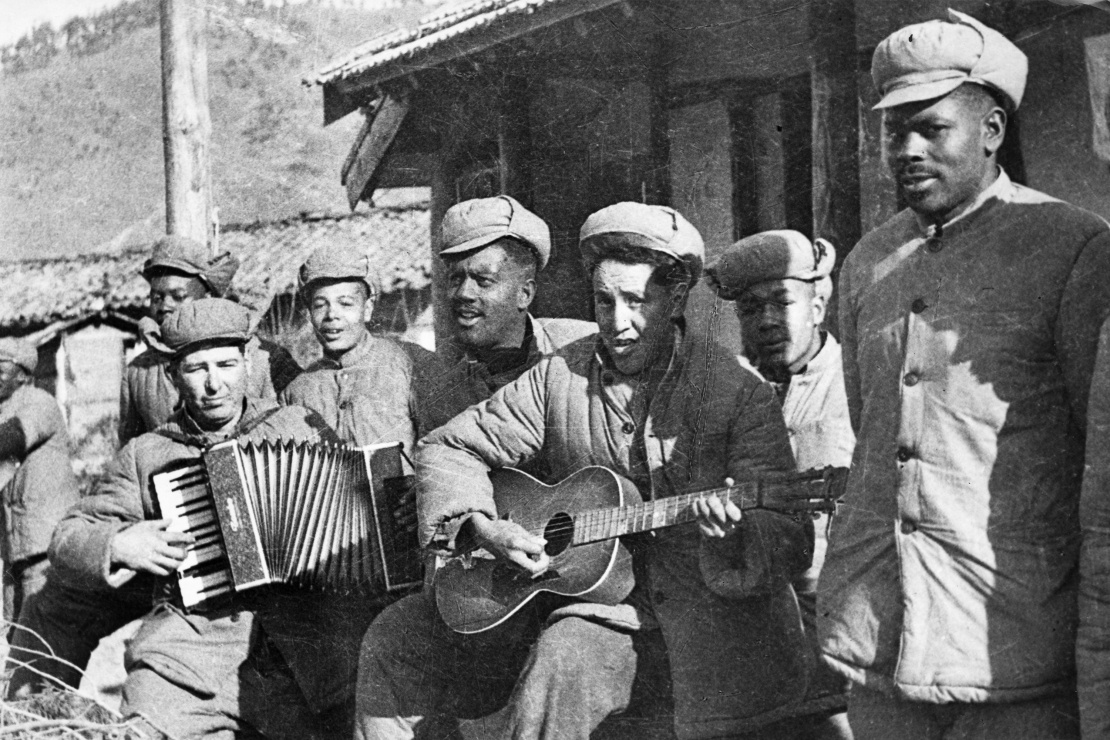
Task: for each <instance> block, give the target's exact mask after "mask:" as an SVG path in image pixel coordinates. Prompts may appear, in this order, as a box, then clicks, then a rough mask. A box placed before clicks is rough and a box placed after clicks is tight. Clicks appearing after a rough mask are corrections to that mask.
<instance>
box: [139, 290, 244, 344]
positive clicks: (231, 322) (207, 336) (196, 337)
mask: <svg viewBox="0 0 1110 740" xmlns="http://www.w3.org/2000/svg"><path fill="white" fill-rule="evenodd" d="M161 335H162V343H163V344H164V345H165V346H166V347H167V348H168V349H169V350H170V351H171V352H173V355H174V357H181V356H182V355H185V354H187V353H189V352H191V351H193V350H195V349H198V348H200V347H202V346H204V345H208V344H215V343H221V342H227V343H229V344H246V342H247V341H248V340H249V339H250V337H251V314H250V311H248V310H247V309H246V308H244V307H243V306H240V305H239V304H238V303H234V302H232V301H229V300H226V299H224V298H201V299H200V300H197V301H190V302H189V303H186V304H185V305H183V306H181V307H180V308H178V309H177V310H176V311H174V312H173V313H171V314H170V315H169V316H167V317H166V318H165V320H164V321H163V322H162V326H161Z"/></svg>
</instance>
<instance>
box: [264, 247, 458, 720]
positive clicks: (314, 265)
mask: <svg viewBox="0 0 1110 740" xmlns="http://www.w3.org/2000/svg"><path fill="white" fill-rule="evenodd" d="M298 277H299V294H300V296H301V299H302V301H303V302H304V304H305V305H306V306H307V308H308V314H309V319H310V321H311V323H312V328H313V331H314V332H315V334H316V340H317V341H318V342H319V343H320V347H321V349H322V351H323V356H322V357H321V358H320V359H319V360H317V361H316V362H315V363H313V364H312V365H311V366H310V367H309V368H308V369H307V370H305V371H304V373H303V374H301V375H300V376H299V377H298V378H297V379H296V380H294V381H293V382H292V383H290V384H289V386H288V387H287V388H286V389H285V390H284V391H283V392H282V393H281V397H280V399H281V403H283V404H295V405H299V406H303V407H305V408H307V409H310V410H311V411H314V412H316V413H317V414H319V415H320V417H321V418H322V419H323V420H324V421H325V422H326V423H327V424H328V425H329V426H330V427H331V428H332V429H333V430H334V431H335V432H336V434H337V435H338V436H339V438H340V439H342V440H343V441H344V442H347V443H348V444H351V445H354V446H356V447H363V446H366V445H371V444H378V443H384V442H401V443H403V444H404V450H405V453H406V454H412V451H413V448H414V447H415V445H416V440H417V438H418V437H420V436H421V435H422V434H424V433H426V432H428V431H431V430H430V429H429V428H425V426H426V424H427V423H428V422H427V421H425V420H424V419H423V418H422V413H421V405H422V404H424V403H433V404H435V405H436V408H437V411H436V413H439V409H441V408H447V407H448V406H449V405H450V404H452V403H453V404H454V408H455V409H456V410H457V411H461V410H462V409H463V408H465V407H466V405H468V404H467V403H466V402H464V401H462V400H459V401H452V400H451V399H452V398H453V397H454V396H453V394H452V391H451V389H450V386H444V378H445V376H446V374H447V368H448V366H447V364H446V363H445V362H444V361H443V360H441V359H440V358H439V357H438V356H436V355H434V354H432V353H431V352H428V351H427V350H425V349H423V348H421V347H418V346H416V345H413V344H408V343H404V342H398V341H396V340H393V339H388V338H382V337H375V336H373V335H371V334H370V331H369V329H368V328H367V322H369V321H370V318H371V314H372V313H373V310H374V300H375V298H376V296H377V284H376V283H377V281H376V280H375V278H374V275H373V270H372V267H371V265H370V263H369V260H368V259H367V257H366V252H365V251H364V250H361V249H358V248H353V247H350V246H345V245H329V246H324V247H321V248H319V249H317V250H316V251H315V252H314V253H313V254H312V255H311V256H310V257H309V258H308V260H307V261H306V262H305V263H304V265H302V266H301V269H300V272H299V276H298ZM441 388H446V389H445V390H443V391H442V392H441V391H439V390H436V389H441ZM422 394H423V395H422ZM427 396H431V398H428V397H427ZM409 472H411V471H409ZM407 480H411V479H407ZM405 481H406V479H396V480H395V481H392V482H391V488H390V491H389V493H390V494H391V495H392V496H394V497H395V499H396V502H397V505H398V512H399V513H400V514H402V515H408V516H410V517H411V514H412V512H413V507H412V504H411V495H412V494H411V492H410V491H408V489H407V487H406V486H405V485H403V484H402V483H403V482H405ZM406 498H407V499H409V501H408V505H407V506H405V505H402V504H403V503H404V500H405V499H406ZM391 526H392V525H391ZM398 526H404V523H403V522H402V523H401V524H399V525H398ZM411 527H412V528H415V522H412V524H411ZM413 539H414V543H415V537H414V538H413ZM395 598H396V596H395V595H392V594H376V595H371V596H366V597H363V596H355V595H351V596H342V595H326V596H323V597H321V596H320V595H318V594H311V595H305V597H304V599H303V600H302V602H301V606H303V607H304V608H305V609H306V613H310V614H314V615H315V619H314V620H312V625H311V629H312V630H313V631H314V632H313V635H312V636H311V639H304V640H302V642H301V644H302V645H303V650H304V651H305V658H306V660H305V663H306V664H307V663H309V659H310V658H315V665H317V666H318V667H319V670H318V671H316V673H315V674H314V675H313V676H312V678H311V681H310V683H311V686H312V688H311V690H310V691H309V692H308V693H309V700H310V702H311V704H312V706H313V707H314V708H315V709H316V710H317V711H321V712H322V711H331V712H333V713H334V714H335V716H336V717H343V718H346V719H347V720H348V721H349V718H350V717H351V716H352V715H353V711H354V693H353V692H354V685H355V678H356V674H357V670H358V646H359V642H360V641H361V639H362V635H363V633H365V632H366V628H367V626H368V625H369V624H370V620H372V619H373V618H374V616H376V615H377V614H378V612H380V611H381V609H382V608H383V607H384V606H385V605H386V604H388V603H390V601H392V600H394V599H395ZM302 621H304V620H302ZM302 637H306V638H307V637H308V636H307V635H302ZM291 642H292V640H291ZM306 683H309V682H307V681H306ZM349 735H350V732H349V731H348V732H346V733H345V734H344V737H348V736H349Z"/></svg>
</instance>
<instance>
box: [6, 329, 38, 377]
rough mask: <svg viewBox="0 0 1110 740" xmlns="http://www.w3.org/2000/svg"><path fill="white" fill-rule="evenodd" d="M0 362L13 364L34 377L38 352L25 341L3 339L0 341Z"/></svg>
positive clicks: (17, 338)
mask: <svg viewBox="0 0 1110 740" xmlns="http://www.w3.org/2000/svg"><path fill="white" fill-rule="evenodd" d="M0 360H7V361H8V362H13V363H15V364H16V365H18V366H19V367H21V368H23V369H24V370H26V371H27V372H28V373H29V374H31V375H34V374H35V368H36V367H38V365H39V351H38V349H37V348H36V347H35V345H33V344H31V343H30V342H28V341H27V340H26V339H20V338H19V337H4V338H2V339H0Z"/></svg>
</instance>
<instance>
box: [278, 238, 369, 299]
mask: <svg viewBox="0 0 1110 740" xmlns="http://www.w3.org/2000/svg"><path fill="white" fill-rule="evenodd" d="M314 280H361V281H362V282H364V283H366V287H367V288H368V289H369V290H370V295H377V293H378V281H377V276H376V275H375V274H374V270H373V268H372V267H371V265H370V258H369V257H367V256H366V251H365V250H363V249H361V248H358V247H354V246H349V245H346V244H325V245H324V246H322V247H320V248H319V249H317V250H316V251H315V252H313V253H312V254H311V255H310V256H309V258H308V259H307V260H305V263H304V264H303V265H301V270H300V273H299V274H298V276H297V282H298V285H297V288H298V290H300V291H301V292H302V293H303V292H304V289H305V288H307V287H308V285H309V284H310V283H312V282H313V281H314Z"/></svg>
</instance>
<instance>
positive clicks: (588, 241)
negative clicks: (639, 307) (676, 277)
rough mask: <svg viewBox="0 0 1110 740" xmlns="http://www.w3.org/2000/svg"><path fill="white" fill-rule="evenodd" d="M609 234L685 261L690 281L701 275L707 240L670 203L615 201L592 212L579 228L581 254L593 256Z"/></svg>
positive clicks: (591, 257) (630, 243)
mask: <svg viewBox="0 0 1110 740" xmlns="http://www.w3.org/2000/svg"><path fill="white" fill-rule="evenodd" d="M610 237H617V238H619V239H620V241H621V242H623V243H624V244H626V245H628V246H630V247H641V248H643V249H650V250H652V251H655V252H661V253H663V254H666V255H668V256H670V257H673V258H674V259H676V260H678V261H679V262H681V263H683V264H684V265H686V269H687V271H688V272H689V274H690V285H691V286H693V285H694V284H695V283H696V282H697V281H698V279H699V278H701V272H702V266H703V265H704V264H705V243H704V242H703V241H702V238H701V234H700V233H698V230H697V229H696V228H694V225H693V224H691V223H690V222H689V221H687V220H686V219H685V218H684V217H683V215H682V214H681V213H679V212H678V211H676V210H675V209H673V208H669V207H667V206H655V205H647V204H646V203H633V202H625V203H616V204H614V205H611V206H607V207H605V208H602V209H601V210H600V211H597V212H596V213H594V214H592V215H590V217H589V218H587V219H586V222H585V223H584V224H582V229H581V230H580V231H579V234H578V239H579V248H580V249H581V250H582V257H583V258H584V259H585V260H586V261H587V262H591V261H592V260H593V254H594V250H595V249H596V248H597V247H598V246H600V245H601V243H603V242H604V241H606V240H607V239H608V238H610Z"/></svg>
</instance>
